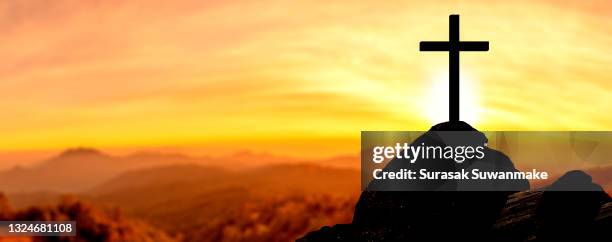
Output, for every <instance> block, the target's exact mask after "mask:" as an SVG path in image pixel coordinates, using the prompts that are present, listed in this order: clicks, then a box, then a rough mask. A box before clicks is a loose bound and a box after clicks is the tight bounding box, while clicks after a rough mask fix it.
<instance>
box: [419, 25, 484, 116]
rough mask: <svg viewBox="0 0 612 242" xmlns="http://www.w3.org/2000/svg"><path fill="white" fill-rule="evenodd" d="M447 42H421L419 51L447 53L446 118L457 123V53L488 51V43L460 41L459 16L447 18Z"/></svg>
mask: <svg viewBox="0 0 612 242" xmlns="http://www.w3.org/2000/svg"><path fill="white" fill-rule="evenodd" d="M448 22H449V28H448V41H421V42H420V43H419V49H420V51H448V72H449V73H448V86H449V92H448V94H449V98H448V107H449V109H448V118H449V120H450V121H459V120H460V119H459V53H460V52H461V51H488V50H489V42H488V41H460V40H459V15H457V14H452V15H450V16H449V17H448Z"/></svg>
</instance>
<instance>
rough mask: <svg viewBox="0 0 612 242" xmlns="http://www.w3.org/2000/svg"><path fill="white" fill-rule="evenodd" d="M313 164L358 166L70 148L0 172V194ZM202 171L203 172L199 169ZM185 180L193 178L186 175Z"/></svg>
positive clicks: (349, 161)
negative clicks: (188, 167)
mask: <svg viewBox="0 0 612 242" xmlns="http://www.w3.org/2000/svg"><path fill="white" fill-rule="evenodd" d="M303 162H312V163H319V164H332V165H334V166H351V165H352V166H353V167H355V166H356V165H358V162H357V159H356V157H350V156H346V157H335V158H331V159H328V160H319V161H302V160H299V159H295V158H291V157H282V156H275V155H270V154H265V153H254V152H249V151H244V152H238V153H235V154H232V155H229V156H223V157H215V158H211V157H192V156H187V155H182V154H166V153H151V152H149V153H136V154H132V155H128V156H111V155H108V154H105V153H103V152H100V151H98V150H95V149H90V148H75V149H69V150H66V151H64V152H62V153H61V154H59V155H57V156H55V157H52V158H50V159H48V160H46V161H43V162H40V163H39V164H38V165H35V166H33V167H29V168H22V167H15V168H13V169H9V170H5V171H0V191H4V192H7V193H32V192H36V193H40V192H51V193H57V192H72V193H74V192H84V191H87V190H90V189H92V188H94V187H97V186H100V185H101V184H103V183H105V182H107V181H108V180H110V179H111V178H114V177H117V176H119V175H121V174H122V173H124V172H129V171H136V170H139V169H147V168H153V167H157V166H168V165H176V164H198V165H204V166H210V168H212V167H213V166H214V167H223V168H224V169H226V170H245V169H252V168H255V167H260V166H264V165H270V164H292V163H303ZM197 170H201V169H196V171H197ZM185 177H192V176H191V175H186V176H185Z"/></svg>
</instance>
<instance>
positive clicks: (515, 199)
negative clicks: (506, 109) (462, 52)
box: [297, 122, 612, 242]
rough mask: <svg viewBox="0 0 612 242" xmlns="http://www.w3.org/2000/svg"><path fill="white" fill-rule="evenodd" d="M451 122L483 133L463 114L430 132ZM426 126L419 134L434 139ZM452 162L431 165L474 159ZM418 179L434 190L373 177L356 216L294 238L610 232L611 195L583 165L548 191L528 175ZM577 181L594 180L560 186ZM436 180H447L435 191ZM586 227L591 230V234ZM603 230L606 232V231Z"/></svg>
mask: <svg viewBox="0 0 612 242" xmlns="http://www.w3.org/2000/svg"><path fill="white" fill-rule="evenodd" d="M446 130H454V131H475V132H473V133H474V134H475V137H473V138H474V139H482V138H484V135H482V137H479V135H478V134H480V132H476V130H475V129H473V128H472V127H471V126H469V125H468V124H467V123H464V122H447V123H442V124H438V125H435V126H433V127H432V128H431V129H430V131H429V132H428V133H431V132H432V131H446ZM428 133H425V134H424V135H423V136H421V137H419V138H417V140H416V141H415V142H425V143H426V144H429V142H431V140H429V137H428ZM474 139H470V140H474ZM484 139H486V138H484ZM487 152H488V153H487V156H488V157H493V158H492V159H491V160H485V161H483V162H493V163H494V164H495V166H494V167H495V169H496V170H504V171H514V170H515V168H514V166H513V165H512V162H511V161H510V159H509V158H508V157H506V156H505V155H504V154H503V153H501V152H499V151H495V150H492V149H488V150H487ZM400 164H401V165H400ZM409 164H410V163H409V162H401V161H399V160H393V161H391V162H390V163H389V164H388V166H387V167H385V169H387V168H389V166H391V167H393V169H396V168H397V166H402V168H404V167H403V166H406V165H408V166H411V165H409ZM414 164H419V162H418V161H417V162H415V163H414ZM414 164H412V165H414ZM449 164H452V163H444V162H438V165H436V166H435V167H427V168H428V169H437V170H443V171H448V170H452V169H458V167H462V166H463V167H469V166H472V165H474V161H466V162H464V163H462V164H461V165H460V166H451V165H449ZM419 168H420V167H419ZM411 169H414V167H411ZM382 185H384V186H387V185H391V186H400V187H401V186H405V184H382ZM420 185H425V186H429V187H427V189H429V191H414V189H412V190H411V191H374V189H370V188H372V186H381V184H377V182H373V183H370V185H369V186H368V188H366V190H365V191H363V192H362V194H361V196H360V198H359V201H358V202H357V205H356V208H355V213H354V217H353V221H352V223H351V224H339V225H335V226H333V227H323V228H322V229H320V230H318V231H314V232H311V233H308V234H307V235H306V236H304V237H303V238H301V239H298V240H297V241H299V242H311V241H442V240H458V241H555V240H559V238H564V237H563V236H569V237H565V238H575V239H580V240H584V239H585V238H588V239H590V240H592V241H598V240H595V239H596V238H597V237H595V236H594V235H599V234H601V235H602V236H603V235H605V234H603V231H605V230H606V229H609V228H610V227H609V225H610V224H611V222H610V212H611V210H612V209H609V208H608V207H606V208H608V209H607V210H605V211H603V212H604V213H607V215H606V214H601V212H602V211H601V209H600V208H601V207H602V205H603V204H606V203H608V204H607V205H606V206H609V205H610V203H609V202H610V197H609V196H608V195H607V194H606V193H605V192H603V191H602V190H601V188H600V189H599V191H594V190H595V189H593V187H592V186H598V185H596V184H593V183H592V182H591V178H590V176H588V175H587V174H586V173H584V172H580V171H571V172H568V173H567V174H566V175H564V176H562V177H561V178H560V179H559V180H558V181H556V182H555V183H553V184H552V185H551V186H550V187H548V188H547V189H546V190H545V191H529V192H524V191H525V190H528V189H529V184H528V183H527V181H524V180H517V181H513V182H509V183H504V184H493V185H494V187H500V186H501V187H503V189H499V190H497V191H491V190H489V192H486V191H462V192H452V188H456V186H458V185H460V184H448V183H443V182H442V183H441V182H437V181H434V182H433V183H431V184H420ZM453 186H455V187H453ZM574 186H579V187H582V188H585V187H590V188H589V189H587V190H589V191H584V192H560V191H556V190H559V189H561V190H564V189H565V190H567V189H568V188H572V187H574ZM439 187H445V188H444V189H441V190H442V191H433V190H436V188H439ZM449 187H450V188H451V189H449ZM375 188H379V187H375ZM401 188H406V187H401ZM408 190H410V189H408ZM520 191H523V192H520ZM606 211H607V212H606ZM598 216H599V217H598ZM602 216H603V217H602ZM606 216H607V217H606ZM600 217H602V218H600ZM606 226H607V227H606ZM559 229H562V230H564V231H558V230H559ZM586 234H589V235H593V236H590V237H587V236H585V235H586ZM606 237H607V238H608V239H609V235H606ZM605 241H608V240H605Z"/></svg>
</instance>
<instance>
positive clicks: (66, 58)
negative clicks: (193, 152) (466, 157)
mask: <svg viewBox="0 0 612 242" xmlns="http://www.w3.org/2000/svg"><path fill="white" fill-rule="evenodd" d="M44 4H45V5H41V3H40V2H38V1H10V2H9V1H7V2H3V3H0V27H1V28H0V32H1V34H2V36H4V37H3V38H2V39H0V53H2V55H3V60H2V61H1V62H0V108H1V110H2V112H0V120H2V126H1V127H0V133H2V134H3V137H5V139H3V140H2V141H0V149H1V150H21V149H53V148H63V147H67V146H77V145H87V146H96V147H138V146H156V145H160V146H164V145H174V146H180V145H204V146H206V145H215V144H217V143H231V142H230V141H234V142H236V143H240V142H246V141H248V142H253V143H257V142H264V141H266V142H268V141H270V140H286V139H289V140H294V141H295V142H297V141H296V140H300V139H306V140H319V139H320V140H322V142H323V143H325V142H329V143H328V144H329V145H328V146H333V145H334V144H336V143H335V142H336V141H333V140H338V139H341V140H356V139H357V138H358V135H359V131H360V130H411V129H426V128H427V127H428V126H429V125H430V123H429V121H428V120H427V117H426V116H425V115H424V114H423V113H422V112H421V111H422V108H421V106H422V105H427V103H425V102H423V100H427V97H426V96H424V95H425V93H429V92H428V89H429V88H430V86H431V85H430V84H431V82H432V81H433V78H435V76H438V75H439V74H440V72H445V71H446V66H447V64H446V61H447V58H446V55H445V54H442V53H440V54H427V55H424V54H421V53H419V52H418V41H420V40H436V39H439V40H444V39H446V38H447V37H448V36H447V27H448V17H447V16H448V14H449V13H459V14H461V16H462V17H461V31H462V32H461V38H462V39H464V40H489V41H490V42H491V50H490V52H488V53H478V54H469V53H468V54H463V55H462V59H461V64H462V70H465V71H466V72H469V73H470V74H471V75H472V76H473V78H474V80H475V82H476V84H478V87H479V90H480V92H479V93H480V94H479V95H480V100H481V103H480V104H479V106H478V107H477V108H480V109H481V113H482V114H481V117H480V119H479V120H481V121H480V122H479V123H478V124H477V126H478V127H479V128H482V129H488V130H493V129H504V130H508V129H521V130H523V129H529V130H541V129H546V130H553V129H554V130H559V129H563V130H585V129H586V130H601V129H610V127H611V125H612V120H611V118H610V117H609V115H607V111H608V109H609V108H608V107H607V106H608V104H609V103H610V102H611V101H612V100H611V99H612V95H611V92H612V84H610V83H609V75H608V74H607V72H609V68H610V66H612V57H610V55H609V53H611V51H612V49H611V48H612V46H611V45H610V43H612V39H611V37H610V36H612V33H611V32H612V28H611V27H612V22H611V21H612V20H611V18H612V17H610V16H609V15H607V14H605V13H609V12H610V11H609V10H611V7H610V4H609V3H606V2H605V1H604V2H589V3H582V2H581V1H568V2H563V3H561V4H558V3H557V2H547V1H539V2H537V1H536V2H532V1H524V2H517V3H513V4H509V5H508V4H504V3H502V2H490V1H482V2H471V3H456V2H455V1H448V2H436V3H426V4H424V3H417V2H412V1H404V2H395V3H381V2H379V1H376V2H374V1H372V2H363V3H360V4H355V3H354V2H352V1H346V2H333V3H328V2H317V1H289V2H288V1H257V2H248V3H245V2H225V1H180V2H178V3H171V2H167V1H159V2H155V3H152V2H150V1H146V2H145V1H143V2H133V1H129V2H127V1H126V2H123V1H115V2H106V1H104V2H93V1H92V2H87V1H53V2H49V3H44ZM605 10H608V11H605ZM324 140H329V141H324ZM221 141H223V142H221ZM270 142H271V141H270ZM281 143H282V142H281ZM262 149H267V148H262ZM346 151H347V152H355V151H354V150H352V149H350V148H347V149H346Z"/></svg>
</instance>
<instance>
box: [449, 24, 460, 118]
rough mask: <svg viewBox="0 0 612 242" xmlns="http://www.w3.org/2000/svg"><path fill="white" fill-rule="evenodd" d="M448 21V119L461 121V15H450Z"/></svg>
mask: <svg viewBox="0 0 612 242" xmlns="http://www.w3.org/2000/svg"><path fill="white" fill-rule="evenodd" d="M448 23H449V28H448V42H449V43H448V46H449V50H448V71H449V73H448V87H449V89H448V119H449V121H459V15H450V16H449V17H448Z"/></svg>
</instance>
